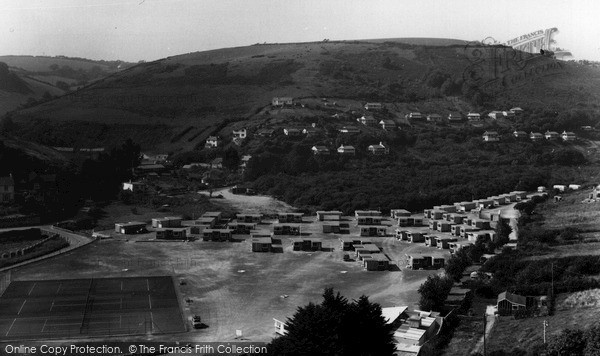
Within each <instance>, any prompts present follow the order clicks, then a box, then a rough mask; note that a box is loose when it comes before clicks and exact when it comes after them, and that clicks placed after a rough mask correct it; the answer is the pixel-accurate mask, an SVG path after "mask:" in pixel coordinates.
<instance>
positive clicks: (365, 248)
mask: <svg viewBox="0 0 600 356" xmlns="http://www.w3.org/2000/svg"><path fill="white" fill-rule="evenodd" d="M354 249H355V250H356V251H359V250H362V251H364V252H366V253H369V252H379V251H381V250H380V249H379V247H377V246H375V245H373V244H365V245H360V246H354ZM362 251H360V252H362Z"/></svg>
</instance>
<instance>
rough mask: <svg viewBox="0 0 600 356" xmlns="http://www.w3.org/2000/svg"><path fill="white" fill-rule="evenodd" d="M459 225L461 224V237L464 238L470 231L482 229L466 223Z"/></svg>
mask: <svg viewBox="0 0 600 356" xmlns="http://www.w3.org/2000/svg"><path fill="white" fill-rule="evenodd" d="M459 226H460V237H462V238H467V237H468V236H469V234H470V233H472V232H476V231H479V230H481V229H480V228H477V227H475V226H473V225H470V224H469V225H467V224H464V225H459Z"/></svg>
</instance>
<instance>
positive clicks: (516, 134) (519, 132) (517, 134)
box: [513, 130, 529, 139]
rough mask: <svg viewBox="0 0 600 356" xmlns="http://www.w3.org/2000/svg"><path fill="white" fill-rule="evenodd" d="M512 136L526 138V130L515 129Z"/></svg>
mask: <svg viewBox="0 0 600 356" xmlns="http://www.w3.org/2000/svg"><path fill="white" fill-rule="evenodd" d="M513 136H514V137H515V138H517V139H523V138H527V136H529V135H527V132H525V131H517V130H515V131H514V132H513Z"/></svg>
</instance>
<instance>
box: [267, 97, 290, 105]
mask: <svg viewBox="0 0 600 356" xmlns="http://www.w3.org/2000/svg"><path fill="white" fill-rule="evenodd" d="M293 104H294V99H293V98H291V97H289V96H282V97H275V98H273V99H272V100H271V105H272V106H280V107H283V106H291V105H293Z"/></svg>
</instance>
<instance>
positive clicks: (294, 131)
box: [283, 128, 302, 137]
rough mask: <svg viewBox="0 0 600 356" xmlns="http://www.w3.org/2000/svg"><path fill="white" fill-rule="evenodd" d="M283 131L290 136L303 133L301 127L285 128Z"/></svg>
mask: <svg viewBox="0 0 600 356" xmlns="http://www.w3.org/2000/svg"><path fill="white" fill-rule="evenodd" d="M283 133H284V134H285V135H286V136H290V137H297V136H300V135H302V130H300V129H295V128H289V129H287V128H286V129H283Z"/></svg>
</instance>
